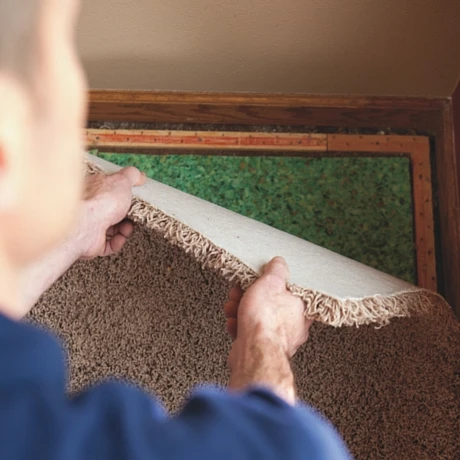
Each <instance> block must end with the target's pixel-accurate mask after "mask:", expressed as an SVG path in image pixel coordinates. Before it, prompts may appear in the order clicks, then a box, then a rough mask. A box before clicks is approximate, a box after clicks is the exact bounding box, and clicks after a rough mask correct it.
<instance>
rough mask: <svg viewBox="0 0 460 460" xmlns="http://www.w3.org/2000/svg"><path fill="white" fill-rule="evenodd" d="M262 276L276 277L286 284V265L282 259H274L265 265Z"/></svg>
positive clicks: (287, 272) (287, 271) (287, 273)
mask: <svg viewBox="0 0 460 460" xmlns="http://www.w3.org/2000/svg"><path fill="white" fill-rule="evenodd" d="M264 275H272V276H276V277H278V278H280V279H281V280H282V281H283V282H284V283H286V282H287V280H288V278H289V267H288V264H287V263H286V261H285V260H284V258H283V257H274V258H273V259H272V260H270V262H268V264H266V265H265V267H264Z"/></svg>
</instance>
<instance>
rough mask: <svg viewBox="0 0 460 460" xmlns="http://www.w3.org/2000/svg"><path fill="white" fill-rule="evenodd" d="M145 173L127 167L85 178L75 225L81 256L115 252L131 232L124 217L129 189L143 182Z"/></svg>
mask: <svg viewBox="0 0 460 460" xmlns="http://www.w3.org/2000/svg"><path fill="white" fill-rule="evenodd" d="M145 180H146V175H145V174H144V173H141V172H140V171H139V170H138V169H137V168H134V167H128V168H125V169H122V170H121V171H120V172H118V173H116V174H112V175H110V176H107V175H105V174H94V175H92V176H88V177H87V182H86V190H85V196H84V201H83V217H82V219H81V221H80V222H79V224H78V237H77V238H78V241H79V244H80V245H81V258H84V259H92V258H94V257H97V256H107V255H111V254H114V253H117V252H119V251H120V250H121V249H122V247H123V246H124V244H125V243H126V240H127V239H128V238H129V237H130V236H131V235H132V233H133V224H132V222H130V221H129V220H127V219H126V215H127V213H128V211H129V208H130V206H131V200H132V188H133V187H135V186H139V185H143V184H144V183H145Z"/></svg>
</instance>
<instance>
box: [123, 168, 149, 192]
mask: <svg viewBox="0 0 460 460" xmlns="http://www.w3.org/2000/svg"><path fill="white" fill-rule="evenodd" d="M117 174H120V175H121V176H123V177H124V178H125V179H127V180H128V182H129V184H130V187H137V186H138V185H143V184H144V183H145V181H146V179H147V176H146V175H145V173H142V172H140V171H139V170H138V169H137V168H135V167H134V166H128V167H127V168H124V169H122V170H121V171H120V172H118V173H117Z"/></svg>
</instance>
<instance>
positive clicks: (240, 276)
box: [86, 161, 450, 327]
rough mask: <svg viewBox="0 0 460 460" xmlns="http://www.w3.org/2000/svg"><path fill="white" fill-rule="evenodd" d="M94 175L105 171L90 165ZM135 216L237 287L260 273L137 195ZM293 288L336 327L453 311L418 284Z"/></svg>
mask: <svg viewBox="0 0 460 460" xmlns="http://www.w3.org/2000/svg"><path fill="white" fill-rule="evenodd" d="M86 166H87V169H88V173H89V174H94V173H97V172H102V173H103V172H104V171H103V170H102V169H101V168H99V167H98V166H96V165H95V164H93V163H91V162H90V161H86ZM128 215H129V218H130V219H132V220H133V221H134V222H136V223H138V224H141V225H143V226H145V227H147V228H149V229H151V230H153V231H156V232H159V233H161V234H162V235H163V237H164V238H165V239H166V240H167V241H168V242H169V243H171V244H173V245H175V246H178V247H179V248H181V249H182V250H184V251H185V252H186V253H188V254H191V255H192V256H193V258H194V259H195V260H197V261H198V262H199V263H200V264H201V265H202V267H203V268H209V269H212V270H216V271H218V272H219V273H220V275H221V276H222V277H223V278H224V279H226V280H227V281H229V282H230V283H233V284H235V285H239V286H241V288H242V289H243V290H245V289H247V288H248V287H249V286H250V285H251V284H252V283H253V282H254V281H256V280H257V278H258V277H259V275H258V274H257V273H256V272H255V271H254V270H252V269H251V268H250V267H248V266H247V265H246V264H244V262H242V261H241V260H239V259H238V258H237V257H235V256H233V255H232V254H230V253H229V252H228V251H226V250H225V249H223V248H220V247H218V246H216V245H215V244H214V243H213V242H212V241H211V240H209V239H208V238H206V237H205V236H203V235H202V234H201V233H199V232H197V231H195V230H193V229H192V228H190V227H188V226H187V225H185V224H183V223H182V222H180V221H178V220H177V219H175V218H173V217H171V216H169V215H167V214H165V213H164V212H163V211H161V210H160V209H158V208H156V207H155V206H153V205H152V204H150V203H147V202H146V201H144V200H142V199H140V198H138V197H134V198H133V203H132V206H131V209H130V211H129V214H128ZM287 287H288V289H289V290H290V291H291V292H292V293H293V294H294V295H296V296H298V297H300V298H301V299H302V300H303V301H304V303H305V317H306V318H309V319H313V320H315V321H319V322H321V323H324V324H327V325H329V326H333V327H342V326H355V327H358V326H363V325H367V324H375V325H377V326H379V327H381V326H385V325H387V324H388V323H389V322H390V320H391V319H392V318H397V317H410V316H414V315H422V314H430V315H437V314H441V313H442V311H443V310H444V313H445V309H446V308H447V309H449V310H450V307H449V305H448V303H447V302H446V301H445V300H444V298H443V297H442V296H441V295H439V294H437V293H435V292H432V291H429V290H427V289H421V288H417V287H415V286H414V288H413V289H412V290H407V291H402V292H399V293H395V294H393V295H386V296H383V295H375V296H370V297H364V298H361V299H346V300H342V299H337V298H334V297H332V296H330V295H327V294H324V293H322V292H318V291H315V290H313V289H308V288H304V287H301V286H298V285H295V284H290V283H288V285H287Z"/></svg>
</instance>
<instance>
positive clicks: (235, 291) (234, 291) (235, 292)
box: [228, 287, 244, 302]
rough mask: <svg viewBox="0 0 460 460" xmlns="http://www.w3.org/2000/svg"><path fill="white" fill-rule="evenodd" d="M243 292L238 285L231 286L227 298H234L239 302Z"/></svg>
mask: <svg viewBox="0 0 460 460" xmlns="http://www.w3.org/2000/svg"><path fill="white" fill-rule="evenodd" d="M243 294H244V293H243V290H242V289H241V288H240V287H233V288H231V289H230V292H229V294H228V298H229V299H230V300H235V301H236V302H239V301H240V300H241V297H243Z"/></svg>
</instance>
